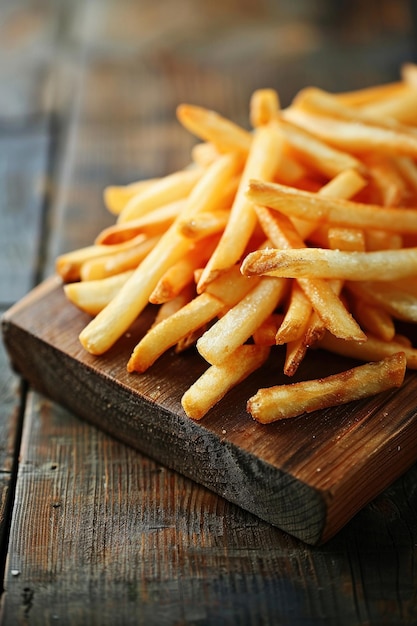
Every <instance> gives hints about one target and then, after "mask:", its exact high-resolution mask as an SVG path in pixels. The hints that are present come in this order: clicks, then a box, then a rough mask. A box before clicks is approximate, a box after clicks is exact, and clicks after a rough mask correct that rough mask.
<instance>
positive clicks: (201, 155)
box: [191, 141, 220, 167]
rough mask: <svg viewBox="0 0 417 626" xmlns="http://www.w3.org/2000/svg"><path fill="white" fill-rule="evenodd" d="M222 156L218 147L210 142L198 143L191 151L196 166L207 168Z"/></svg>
mask: <svg viewBox="0 0 417 626" xmlns="http://www.w3.org/2000/svg"><path fill="white" fill-rule="evenodd" d="M219 156H220V152H219V151H218V150H217V148H216V146H215V145H214V144H212V143H210V142H209V141H205V142H201V143H196V144H195V145H194V146H193V147H192V149H191V158H192V160H193V162H194V163H195V164H196V165H199V166H200V167H207V166H208V165H211V164H212V163H213V162H214V161H217V159H218V158H219Z"/></svg>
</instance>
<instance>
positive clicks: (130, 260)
mask: <svg viewBox="0 0 417 626" xmlns="http://www.w3.org/2000/svg"><path fill="white" fill-rule="evenodd" d="M416 104H417V66H414V65H412V64H407V65H405V66H404V67H403V68H402V69H401V77H400V80H398V81H397V82H395V83H391V84H389V85H381V86H375V87H370V88H367V89H362V90H358V91H355V92H346V93H342V94H331V93H328V92H324V91H323V90H320V89H316V88H313V87H309V88H306V89H304V90H302V91H301V92H300V93H299V94H297V95H296V96H295V98H294V100H293V102H292V103H291V104H290V105H289V106H288V107H287V108H286V109H282V108H281V104H280V98H279V94H278V93H277V92H276V91H275V90H273V89H259V90H257V91H255V92H254V93H253V95H252V98H251V100H250V103H249V112H248V129H247V128H244V127H243V126H241V125H239V124H236V123H234V122H233V121H232V120H229V119H227V118H226V117H224V116H223V115H221V114H220V113H217V112H216V111H212V110H209V109H205V108H204V107H200V106H194V105H191V104H181V105H179V106H178V108H177V118H178V121H179V122H180V123H181V124H182V126H183V127H184V128H185V129H186V130H188V131H190V132H191V133H192V134H193V135H194V136H195V137H196V138H197V140H199V142H198V143H196V145H194V146H193V148H192V150H191V154H190V162H189V164H186V165H185V166H184V167H183V168H182V169H179V170H178V171H175V172H173V173H171V174H168V175H166V176H162V177H160V178H154V179H149V180H142V181H135V182H134V183H131V184H129V185H125V186H120V185H119V186H108V187H106V188H105V190H104V202H105V205H106V206H107V208H108V210H109V211H110V212H111V213H112V214H114V215H115V219H116V221H115V224H114V225H112V226H110V227H108V228H106V229H104V230H102V231H101V232H100V233H98V235H97V237H96V239H95V241H94V243H93V244H92V245H91V246H88V247H86V248H82V249H80V250H74V251H72V252H68V253H65V254H62V255H61V256H60V257H59V258H58V259H57V261H56V271H57V273H58V274H59V275H60V276H61V278H62V280H63V282H64V283H65V284H64V290H65V294H66V296H67V298H68V300H69V301H70V302H72V304H74V305H75V306H77V307H78V308H80V309H81V310H83V311H84V312H86V313H88V314H89V315H91V317H92V319H91V321H90V322H89V323H88V324H87V326H86V327H85V328H84V329H83V331H82V332H81V334H80V337H79V338H80V342H81V344H82V346H83V347H84V348H85V349H86V350H87V351H89V352H90V353H91V354H95V355H97V356H99V355H101V354H103V353H104V352H106V351H107V350H108V349H109V348H111V347H112V346H113V345H115V344H117V342H118V340H119V339H120V338H121V336H122V335H123V334H124V333H126V332H128V330H129V328H130V327H131V325H132V324H133V322H134V321H135V320H136V318H137V317H138V316H140V315H141V314H142V311H143V310H144V309H145V307H147V306H148V304H150V303H151V304H152V305H155V306H157V307H158V308H157V312H156V315H155V318H154V322H153V323H152V324H151V326H150V327H149V329H148V330H147V332H146V333H145V335H144V336H143V338H142V339H141V340H140V341H139V342H138V343H137V345H136V346H135V348H134V349H133V351H132V353H131V354H130V355H129V356H128V357H127V358H126V367H127V370H128V372H130V373H131V374H132V375H139V374H141V373H143V372H146V371H147V370H148V369H149V368H151V367H158V359H159V358H160V357H161V356H162V355H163V354H164V353H166V352H167V351H169V350H172V351H173V353H174V354H177V355H178V354H180V353H181V352H182V351H184V350H188V349H190V348H191V349H194V350H196V352H197V353H198V354H199V355H200V357H201V358H202V359H203V360H204V361H205V362H206V364H207V367H206V370H205V371H204V373H203V374H202V375H201V376H200V377H199V378H198V379H197V380H195V381H194V383H193V384H192V385H191V386H190V388H189V389H188V390H187V391H186V392H185V393H184V395H183V397H182V407H183V410H184V412H185V414H186V415H187V416H189V417H190V418H191V419H194V420H199V419H201V418H203V417H204V416H205V415H206V414H207V413H209V411H210V410H211V409H212V408H213V407H214V406H215V405H216V404H217V403H219V402H220V401H221V400H222V398H224V397H225V395H226V394H227V393H229V392H230V390H231V389H233V388H234V387H236V386H237V385H240V384H241V383H242V381H244V380H245V379H246V378H248V377H249V376H251V377H254V376H255V377H256V376H259V380H260V379H261V372H262V371H263V370H262V368H264V364H265V362H266V361H267V360H268V363H270V362H272V361H273V362H275V363H276V362H278V361H277V359H278V358H279V355H280V354H281V356H282V357H283V358H282V362H283V373H284V375H285V376H287V377H288V379H289V380H290V378H291V377H292V376H294V374H295V373H296V372H297V370H298V368H299V366H300V365H301V364H302V362H303V360H304V359H305V358H306V357H307V355H308V357H309V358H311V359H312V360H314V359H315V358H317V362H318V367H317V371H318V377H317V378H315V379H314V380H304V381H302V382H297V383H288V384H276V385H274V384H272V385H271V386H269V387H262V386H261V385H260V387H261V388H260V389H259V390H258V392H257V393H256V394H255V395H253V396H252V397H250V398H248V399H247V411H248V413H249V415H250V416H251V417H252V418H253V419H255V420H256V421H257V422H259V423H261V424H269V423H271V422H274V421H276V420H281V419H288V418H292V417H295V416H299V415H302V414H304V413H309V412H311V411H317V410H323V409H325V408H327V407H330V406H333V405H335V404H341V403H346V402H351V401H355V400H360V399H363V398H367V397H369V396H372V395H375V394H378V393H382V392H385V391H387V390H389V389H396V388H398V387H399V386H401V384H402V382H403V380H404V376H405V373H406V370H407V369H409V370H417V348H415V347H414V346H413V342H412V338H411V335H410V336H407V335H406V334H405V333H404V329H403V327H402V326H401V328H400V324H402V325H404V323H406V324H409V325H410V324H415V323H416V322H417V128H416V127H417V113H416V111H417V109H416ZM320 350H327V351H329V352H332V353H334V354H336V355H340V357H341V358H343V357H346V358H349V359H355V360H357V361H359V362H362V364H359V365H357V366H355V367H353V368H352V367H351V368H350V369H346V371H343V372H341V373H335V374H333V375H330V376H327V377H320V357H319V356H318V355H319V354H320V352H319V351H320ZM257 372H258V374H257ZM255 380H256V379H255Z"/></svg>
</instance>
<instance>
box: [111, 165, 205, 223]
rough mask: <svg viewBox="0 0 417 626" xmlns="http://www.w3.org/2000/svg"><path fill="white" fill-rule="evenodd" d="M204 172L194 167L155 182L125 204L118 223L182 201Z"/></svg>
mask: <svg viewBox="0 0 417 626" xmlns="http://www.w3.org/2000/svg"><path fill="white" fill-rule="evenodd" d="M204 171H205V170H204V169H203V168H200V167H194V168H189V169H185V170H180V171H178V172H174V173H173V174H169V175H168V176H164V177H163V178H161V179H159V180H156V181H155V182H154V183H153V184H152V185H149V187H147V188H146V189H145V190H143V191H141V192H140V193H138V194H136V195H134V196H133V197H132V198H131V199H130V200H129V201H128V202H127V204H126V205H125V207H124V208H123V210H122V211H121V212H120V213H119V216H118V223H124V222H128V221H130V220H134V219H137V218H138V217H141V216H142V215H146V213H149V212H150V211H153V210H154V209H158V208H159V207H162V206H165V205H166V204H171V203H172V202H176V201H177V200H183V199H184V198H186V197H187V196H188V194H189V193H190V191H191V190H192V189H193V187H194V186H195V185H196V183H197V182H198V181H199V180H200V178H201V177H202V175H203V173H204Z"/></svg>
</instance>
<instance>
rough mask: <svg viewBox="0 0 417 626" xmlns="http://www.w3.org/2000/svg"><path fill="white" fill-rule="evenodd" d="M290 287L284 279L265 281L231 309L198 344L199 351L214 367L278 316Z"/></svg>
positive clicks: (267, 279)
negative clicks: (278, 310)
mask: <svg viewBox="0 0 417 626" xmlns="http://www.w3.org/2000/svg"><path fill="white" fill-rule="evenodd" d="M286 288H287V283H286V281H284V280H280V279H274V278H273V279H269V278H266V279H262V280H261V281H260V282H259V283H258V284H257V285H255V286H254V287H253V289H252V290H251V291H250V292H249V293H248V294H247V295H246V296H245V297H244V298H242V299H241V300H240V302H238V303H237V304H236V305H235V306H233V307H232V308H230V309H229V311H227V313H225V315H223V317H221V319H219V320H218V321H217V322H216V323H215V324H214V325H213V326H211V327H210V328H209V329H208V330H207V331H206V332H205V333H204V335H202V337H200V339H199V340H198V341H197V350H198V351H199V353H200V354H201V355H202V356H203V357H204V358H205V359H206V361H208V362H209V363H211V364H212V365H213V364H215V363H220V362H221V361H222V360H223V359H224V358H225V357H226V356H227V355H228V354H230V353H232V352H234V350H236V348H237V347H238V346H240V345H242V344H243V343H245V342H246V341H247V340H248V339H249V337H251V336H252V335H253V333H254V332H255V331H256V329H257V328H258V327H259V326H260V324H262V322H264V321H265V320H266V319H267V318H268V317H269V316H270V315H271V313H273V312H274V310H275V309H276V307H277V306H278V303H279V302H280V301H281V300H282V298H283V296H284V295H285V291H286Z"/></svg>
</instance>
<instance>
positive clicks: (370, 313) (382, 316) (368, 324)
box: [354, 298, 395, 341]
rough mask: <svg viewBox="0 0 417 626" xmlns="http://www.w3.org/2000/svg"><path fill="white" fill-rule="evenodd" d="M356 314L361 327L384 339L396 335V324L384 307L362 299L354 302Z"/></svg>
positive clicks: (388, 339) (390, 339) (389, 339)
mask: <svg viewBox="0 0 417 626" xmlns="http://www.w3.org/2000/svg"><path fill="white" fill-rule="evenodd" d="M354 315H355V319H357V320H358V322H359V324H360V326H361V328H363V329H364V330H365V331H366V332H367V333H370V334H371V335H374V337H378V338H379V339H382V340H383V341H392V339H394V337H395V324H394V321H393V318H392V316H391V315H390V314H389V313H388V312H387V311H386V310H385V309H383V308H382V307H380V306H377V305H375V304H369V303H367V302H365V301H364V300H361V299H359V298H358V299H356V300H355V302H354Z"/></svg>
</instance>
